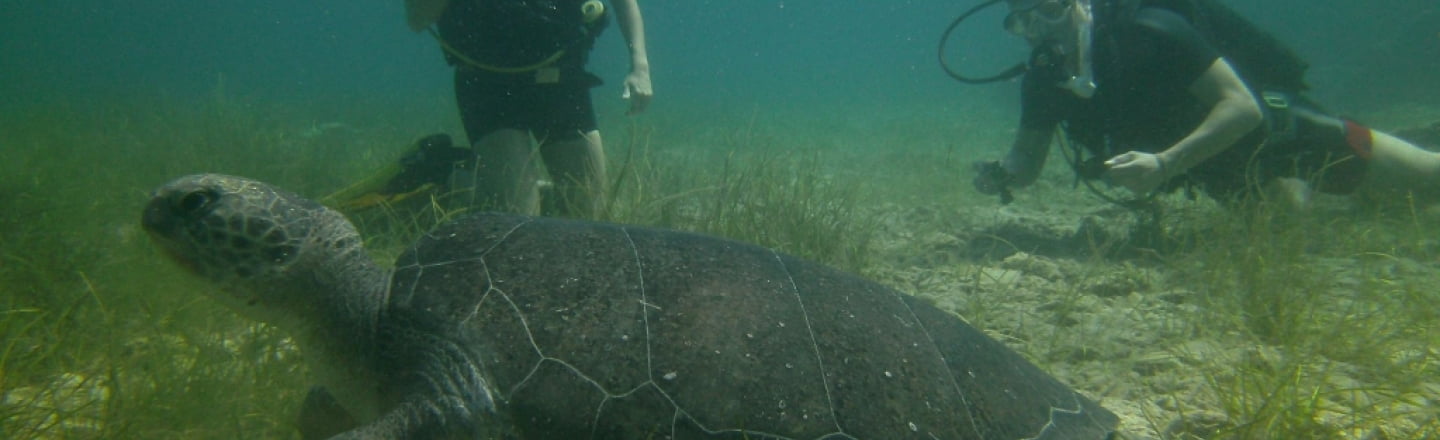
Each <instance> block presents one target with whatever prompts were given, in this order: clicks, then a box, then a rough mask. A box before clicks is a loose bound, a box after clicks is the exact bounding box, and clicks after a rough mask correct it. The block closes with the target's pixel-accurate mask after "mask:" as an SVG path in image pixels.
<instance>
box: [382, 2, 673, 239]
mask: <svg viewBox="0 0 1440 440" xmlns="http://www.w3.org/2000/svg"><path fill="white" fill-rule="evenodd" d="M612 4H613V5H614V6H615V7H614V9H615V11H614V15H616V18H617V21H619V23H620V29H621V32H622V33H623V34H624V35H623V36H624V37H625V41H626V42H627V43H628V46H629V53H630V72H629V74H628V75H627V76H626V77H625V80H624V91H623V93H622V97H624V98H626V99H629V100H630V109H629V114H636V113H640V112H642V111H644V110H645V108H646V106H647V105H648V104H649V102H650V99H651V96H652V91H651V84H650V62H649V58H648V56H647V55H646V50H645V28H644V22H643V20H642V18H641V15H640V7H639V5H638V4H637V1H636V0H613V1H612ZM406 11H407V14H408V21H409V24H410V27H411V28H412V29H415V30H421V29H427V30H429V32H430V33H431V34H432V35H434V36H435V38H436V40H437V41H438V42H439V44H440V47H441V49H443V51H444V54H445V60H446V61H447V62H448V63H449V64H450V65H452V66H454V67H455V97H456V101H457V102H458V104H459V108H460V118H461V120H462V122H463V124H464V127H465V132H466V134H467V136H468V137H469V139H470V140H471V147H472V148H473V149H474V154H475V159H476V160H475V161H474V162H473V163H472V164H471V165H472V166H467V167H461V168H460V169H457V170H456V172H455V173H454V174H452V176H451V178H450V181H449V187H450V189H451V190H470V191H472V193H471V197H470V203H469V205H471V206H481V207H485V208H488V209H496V210H505V211H511V212H518V213H523V214H531V215H534V214H539V213H540V194H539V185H540V182H541V179H540V175H539V170H538V168H537V165H538V164H537V163H536V159H537V158H538V159H539V160H540V161H541V162H543V164H544V166H545V169H546V170H548V172H549V175H550V182H552V184H553V188H552V191H550V192H551V193H553V194H555V195H556V196H558V200H554V201H553V202H554V203H547V204H546V205H547V207H548V206H554V207H555V208H556V210H557V211H558V212H557V213H558V214H561V215H567V216H582V217H583V216H591V215H593V214H594V213H595V212H596V210H597V209H598V208H599V206H598V205H599V203H600V202H601V200H603V199H604V198H603V192H604V185H605V182H606V177H605V152H604V151H605V150H604V147H603V144H602V143H601V139H600V133H599V130H598V124H597V123H596V120H595V111H594V109H593V106H592V104H591V99H590V89H591V88H593V87H596V86H598V85H600V83H601V81H600V78H598V77H596V76H595V75H594V74H591V73H590V72H587V71H586V70H585V64H586V62H587V59H588V57H589V52H590V49H591V47H592V46H593V45H594V43H595V39H596V38H597V37H598V36H599V34H600V32H601V31H603V30H604V29H605V27H606V24H607V23H608V19H609V15H611V14H610V12H609V11H607V8H606V7H605V4H604V3H602V2H600V1H599V0H528V1H514V0H506V1H495V0H407V1H406ZM532 139H533V141H532Z"/></svg>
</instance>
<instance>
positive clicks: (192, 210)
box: [175, 189, 219, 215]
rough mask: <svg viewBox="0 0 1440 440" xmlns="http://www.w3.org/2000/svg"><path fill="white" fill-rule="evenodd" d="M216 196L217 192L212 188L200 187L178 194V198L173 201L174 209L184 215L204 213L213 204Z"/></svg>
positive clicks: (217, 195) (217, 196)
mask: <svg viewBox="0 0 1440 440" xmlns="http://www.w3.org/2000/svg"><path fill="white" fill-rule="evenodd" d="M218 198H219V194H216V193H215V191H213V190H208V189H202V190H195V191H191V192H188V193H185V195H183V196H180V198H179V199H178V200H176V201H175V209H177V210H179V211H180V213H181V214H186V215H199V214H204V213H205V212H206V211H209V210H210V208H211V207H212V205H214V204H215V199H218Z"/></svg>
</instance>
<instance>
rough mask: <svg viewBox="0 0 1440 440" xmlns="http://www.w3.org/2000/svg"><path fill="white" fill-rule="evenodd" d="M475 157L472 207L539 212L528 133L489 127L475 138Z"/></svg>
mask: <svg viewBox="0 0 1440 440" xmlns="http://www.w3.org/2000/svg"><path fill="white" fill-rule="evenodd" d="M475 157H476V165H475V168H474V170H475V174H474V187H473V188H474V191H475V194H474V197H473V198H472V201H473V203H472V204H471V205H472V206H473V207H478V208H481V209H493V210H500V211H505V212H514V213H519V214H527V215H536V214H539V212H540V204H539V201H540V194H539V187H537V186H536V183H537V181H538V180H539V172H538V171H537V170H536V168H535V149H534V148H533V147H532V145H531V142H530V134H529V133H526V132H525V131H523V130H515V129H501V130H495V131H492V132H490V133H489V134H486V135H484V136H482V137H481V138H480V140H479V141H476V142H475Z"/></svg>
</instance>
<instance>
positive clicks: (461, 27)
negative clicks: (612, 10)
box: [436, 0, 606, 141]
mask: <svg viewBox="0 0 1440 440" xmlns="http://www.w3.org/2000/svg"><path fill="white" fill-rule="evenodd" d="M583 2H584V0H523V1H522V0H454V1H451V2H450V5H449V7H448V8H447V9H446V10H445V13H444V14H443V15H442V16H441V17H440V20H439V21H438V22H437V23H436V25H437V27H438V28H439V33H440V37H441V39H442V40H443V41H444V43H445V44H448V45H449V46H450V48H451V49H452V50H453V52H452V51H447V52H446V54H445V59H446V61H447V62H449V63H450V64H451V65H453V66H455V96H456V101H457V102H458V104H459V106H460V117H461V120H462V122H463V123H464V125H465V131H466V133H467V135H468V136H469V137H470V140H471V141H475V140H478V139H480V138H481V137H483V136H485V135H486V134H489V133H491V132H493V131H495V130H500V129H518V130H526V131H529V132H531V133H532V134H533V135H534V136H535V137H536V138H539V139H550V140H566V139H573V138H575V137H577V136H579V135H580V134H581V133H583V132H588V131H592V130H595V129H596V127H597V124H596V121H595V112H594V108H593V105H592V104H591V101H590V89H591V88H593V87H595V86H598V85H600V78H599V77H596V76H595V75H593V74H591V73H589V72H587V71H585V63H586V61H587V60H588V58H589V52H590V49H591V47H592V46H593V45H594V41H595V37H596V36H597V34H598V33H599V31H600V29H603V22H602V23H600V24H588V25H587V24H586V23H585V22H584V18H583V17H582V14H581V4H582V3H583ZM605 19H606V18H605V17H602V18H601V20H605ZM561 51H563V55H562V56H561V57H560V58H559V59H558V60H556V61H555V62H553V63H551V64H547V65H545V66H544V67H543V68H540V69H529V70H525V71H522V72H495V71H491V70H487V69H485V68H482V67H477V66H475V65H472V64H471V63H470V62H469V61H467V60H465V59H462V58H461V57H459V56H457V55H456V54H455V53H454V52H458V53H459V54H462V55H464V57H465V58H469V59H470V60H472V61H475V62H477V63H479V64H484V65H488V66H495V67H503V68H517V67H523V66H534V65H537V64H539V63H541V62H542V61H544V60H546V59H548V58H550V57H551V56H553V55H555V54H556V53H560V52H561Z"/></svg>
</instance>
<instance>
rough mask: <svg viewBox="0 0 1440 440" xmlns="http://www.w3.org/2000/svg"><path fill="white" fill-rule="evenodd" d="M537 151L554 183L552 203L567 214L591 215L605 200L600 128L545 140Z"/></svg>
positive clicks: (603, 150) (563, 213)
mask: <svg viewBox="0 0 1440 440" xmlns="http://www.w3.org/2000/svg"><path fill="white" fill-rule="evenodd" d="M540 154H541V156H542V157H543V158H544V160H545V168H546V169H547V170H549V171H550V180H551V181H552V183H553V184H554V191H552V194H553V195H554V196H555V197H556V198H557V199H558V200H556V202H557V203H555V204H554V205H555V206H556V207H557V208H558V210H559V212H557V213H556V214H558V215H562V216H566V217H578V218H593V217H594V216H595V215H596V214H597V213H599V210H600V209H601V207H602V204H603V203H604V200H605V181H606V177H605V147H604V144H602V143H601V140H600V131H599V130H589V131H586V132H583V133H577V134H576V135H574V136H567V137H566V138H564V139H556V140H550V141H547V142H544V143H542V144H541V145H540Z"/></svg>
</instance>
